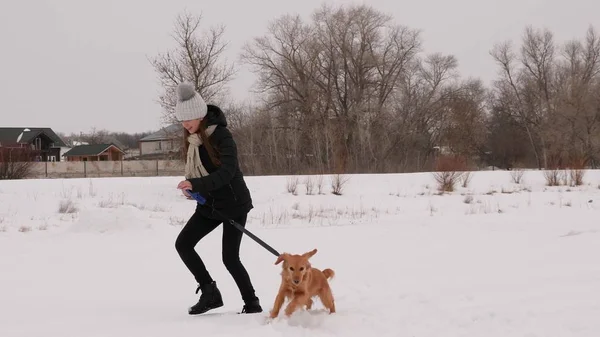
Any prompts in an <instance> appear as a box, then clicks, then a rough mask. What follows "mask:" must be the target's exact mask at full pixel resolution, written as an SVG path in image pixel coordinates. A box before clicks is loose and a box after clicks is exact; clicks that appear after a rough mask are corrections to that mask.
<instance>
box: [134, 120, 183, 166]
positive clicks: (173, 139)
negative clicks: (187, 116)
mask: <svg viewBox="0 0 600 337" xmlns="http://www.w3.org/2000/svg"><path fill="white" fill-rule="evenodd" d="M182 140H183V127H182V126H181V124H172V125H169V126H167V127H165V128H162V129H160V130H159V131H157V132H155V133H153V134H150V135H148V136H146V137H144V138H142V139H140V140H139V145H140V146H139V147H140V153H139V158H140V159H141V158H150V157H154V158H159V157H164V158H166V157H173V156H177V155H179V153H180V151H181V147H182V145H183V144H182Z"/></svg>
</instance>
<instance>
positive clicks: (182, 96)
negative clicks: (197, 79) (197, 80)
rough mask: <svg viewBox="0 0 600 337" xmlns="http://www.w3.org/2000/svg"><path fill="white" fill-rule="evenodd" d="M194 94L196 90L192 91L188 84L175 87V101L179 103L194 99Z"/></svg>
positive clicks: (192, 86) (184, 83) (192, 87)
mask: <svg viewBox="0 0 600 337" xmlns="http://www.w3.org/2000/svg"><path fill="white" fill-rule="evenodd" d="M195 94H196V89H194V85H193V84H191V83H189V82H183V83H181V84H180V85H178V86H177V100H178V101H179V102H183V101H187V100H189V99H190V98H192V97H194V95H195Z"/></svg>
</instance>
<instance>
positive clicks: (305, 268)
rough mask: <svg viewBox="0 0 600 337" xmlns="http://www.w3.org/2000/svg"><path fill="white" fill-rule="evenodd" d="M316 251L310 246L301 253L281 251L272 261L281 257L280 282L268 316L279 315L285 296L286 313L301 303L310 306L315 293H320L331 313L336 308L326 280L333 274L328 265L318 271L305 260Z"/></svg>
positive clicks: (279, 259) (288, 313) (294, 309)
mask: <svg viewBox="0 0 600 337" xmlns="http://www.w3.org/2000/svg"><path fill="white" fill-rule="evenodd" d="M316 253H317V250H316V249H313V250H312V251H310V252H307V253H304V254H302V255H291V254H288V253H283V254H281V255H280V256H279V257H278V258H277V261H275V264H276V265H277V264H279V263H281V262H282V261H283V266H282V271H281V286H280V287H279V292H278V293H277V297H276V298H275V304H274V305H273V310H271V318H275V317H277V316H278V315H279V310H280V309H281V306H282V305H283V303H284V301H285V299H286V298H287V299H289V300H290V303H289V304H288V306H287V308H286V309H285V315H286V316H288V317H289V316H290V315H291V314H292V313H293V312H294V311H296V309H297V308H298V307H301V306H306V309H308V310H310V308H311V307H312V304H313V300H312V297H314V296H319V298H320V299H321V302H322V303H323V305H324V306H325V307H326V308H327V309H329V313H330V314H332V313H334V312H335V303H334V300H333V294H332V293H331V288H330V287H329V282H328V281H327V279H330V278H332V277H333V276H334V272H333V270H331V269H325V270H323V271H321V270H319V269H317V268H313V267H312V266H311V264H310V262H309V261H308V260H309V259H310V258H311V257H312V256H313V255H315V254H316Z"/></svg>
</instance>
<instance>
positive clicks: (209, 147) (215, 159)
mask: <svg viewBox="0 0 600 337" xmlns="http://www.w3.org/2000/svg"><path fill="white" fill-rule="evenodd" d="M196 133H197V134H199V135H200V139H202V144H204V147H205V148H206V151H207V152H208V156H209V157H210V161H211V162H212V163H213V164H214V165H215V166H220V165H221V161H220V160H219V156H218V152H217V150H216V149H215V147H214V145H213V144H212V143H211V141H210V139H209V138H208V135H207V134H206V119H203V120H202V121H201V122H200V127H199V128H198V131H197V132H196ZM189 135H190V132H189V131H188V130H187V129H186V128H183V158H184V159H185V158H186V156H187V151H188V148H189V147H190V142H188V137H189Z"/></svg>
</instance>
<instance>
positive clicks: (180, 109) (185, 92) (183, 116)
mask: <svg viewBox="0 0 600 337" xmlns="http://www.w3.org/2000/svg"><path fill="white" fill-rule="evenodd" d="M207 109H208V107H207V106H206V102H205V101H204V99H203V98H202V96H200V94H199V93H197V92H196V89H195V88H194V85H193V84H191V83H189V82H183V83H181V84H179V85H178V86H177V103H176V104H175V117H176V118H177V120H178V121H180V122H183V121H189V120H192V119H202V118H204V116H206V111H207Z"/></svg>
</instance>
